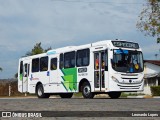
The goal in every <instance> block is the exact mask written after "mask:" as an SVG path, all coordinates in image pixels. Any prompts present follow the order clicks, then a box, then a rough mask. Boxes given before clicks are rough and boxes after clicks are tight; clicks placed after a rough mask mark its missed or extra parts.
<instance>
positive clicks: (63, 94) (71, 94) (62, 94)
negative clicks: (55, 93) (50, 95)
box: [59, 93, 73, 98]
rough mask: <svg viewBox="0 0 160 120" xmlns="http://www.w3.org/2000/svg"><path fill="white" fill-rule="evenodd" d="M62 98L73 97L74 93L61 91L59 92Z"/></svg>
mask: <svg viewBox="0 0 160 120" xmlns="http://www.w3.org/2000/svg"><path fill="white" fill-rule="evenodd" d="M59 96H60V97H61V98H71V97H72V96H73V93H61V94H59Z"/></svg>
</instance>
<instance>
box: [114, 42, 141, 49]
mask: <svg viewBox="0 0 160 120" xmlns="http://www.w3.org/2000/svg"><path fill="white" fill-rule="evenodd" d="M112 44H113V46H115V47H123V48H134V49H138V48H139V45H138V43H132V42H126V41H112Z"/></svg>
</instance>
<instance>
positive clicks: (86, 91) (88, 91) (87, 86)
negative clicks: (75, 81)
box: [82, 82, 94, 98]
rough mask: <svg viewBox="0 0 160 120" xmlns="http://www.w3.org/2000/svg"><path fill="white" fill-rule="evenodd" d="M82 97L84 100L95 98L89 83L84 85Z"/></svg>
mask: <svg viewBox="0 0 160 120" xmlns="http://www.w3.org/2000/svg"><path fill="white" fill-rule="evenodd" d="M82 95H83V97H84V98H93V97H94V93H92V92H91V86H90V84H89V83H88V82H84V83H83V86H82Z"/></svg>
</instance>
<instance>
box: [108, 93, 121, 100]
mask: <svg viewBox="0 0 160 120" xmlns="http://www.w3.org/2000/svg"><path fill="white" fill-rule="evenodd" d="M108 95H109V97H110V98H112V99H117V98H119V97H120V96H121V92H109V93H108Z"/></svg>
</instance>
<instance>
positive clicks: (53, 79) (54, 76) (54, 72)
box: [50, 57, 58, 90]
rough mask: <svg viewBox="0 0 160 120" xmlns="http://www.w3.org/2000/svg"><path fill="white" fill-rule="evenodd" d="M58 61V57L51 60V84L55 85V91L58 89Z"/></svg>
mask: <svg viewBox="0 0 160 120" xmlns="http://www.w3.org/2000/svg"><path fill="white" fill-rule="evenodd" d="M57 61H58V59H57V58H56V57H55V58H51V59H50V84H53V85H54V90H56V89H57V87H56V86H57V83H58V70H57Z"/></svg>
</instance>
